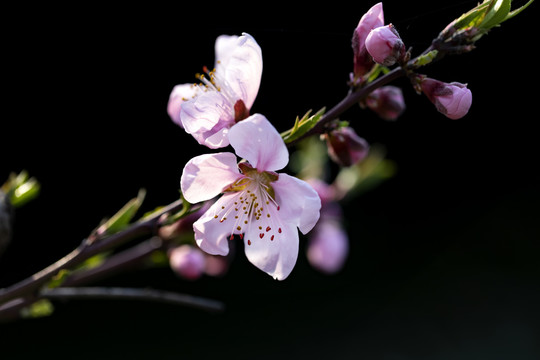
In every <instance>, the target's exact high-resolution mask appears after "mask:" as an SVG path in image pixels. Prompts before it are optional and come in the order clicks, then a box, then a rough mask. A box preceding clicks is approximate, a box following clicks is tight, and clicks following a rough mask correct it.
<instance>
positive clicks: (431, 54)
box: [413, 50, 439, 68]
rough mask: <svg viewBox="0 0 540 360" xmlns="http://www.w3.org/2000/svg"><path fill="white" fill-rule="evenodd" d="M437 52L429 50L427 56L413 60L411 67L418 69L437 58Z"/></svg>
mask: <svg viewBox="0 0 540 360" xmlns="http://www.w3.org/2000/svg"><path fill="white" fill-rule="evenodd" d="M438 53H439V52H438V51H437V50H431V51H430V52H428V53H427V54H424V55H421V56H419V57H418V58H417V59H416V60H414V63H413V67H415V68H419V67H421V66H425V65H427V64H429V63H430V62H432V61H433V59H435V58H436V57H437V54H438Z"/></svg>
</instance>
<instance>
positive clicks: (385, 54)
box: [366, 24, 405, 66]
mask: <svg viewBox="0 0 540 360" xmlns="http://www.w3.org/2000/svg"><path fill="white" fill-rule="evenodd" d="M366 49H367V51H368V52H369V54H370V55H371V56H372V57H373V60H375V62H377V63H379V64H381V65H384V66H392V65H394V64H395V63H396V62H397V61H399V60H400V59H402V58H403V57H404V56H405V44H403V41H401V38H400V37H399V34H398V32H397V30H396V29H395V28H394V26H393V25H392V24H390V25H387V26H381V27H378V28H376V29H373V30H371V32H370V33H369V34H368V36H367V38H366Z"/></svg>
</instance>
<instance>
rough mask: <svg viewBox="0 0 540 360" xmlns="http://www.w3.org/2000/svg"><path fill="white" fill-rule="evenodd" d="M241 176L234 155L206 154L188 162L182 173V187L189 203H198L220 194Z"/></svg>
mask: <svg viewBox="0 0 540 360" xmlns="http://www.w3.org/2000/svg"><path fill="white" fill-rule="evenodd" d="M241 176H242V175H241V174H240V173H239V171H238V166H237V164H236V156H235V155H234V154H232V153H216V154H206V155H200V156H196V157H194V158H193V159H191V160H190V161H188V163H187V164H186V166H185V167H184V171H183V172H182V177H181V179H180V186H181V189H182V194H183V195H184V198H185V199H186V200H187V201H189V202H190V203H198V202H200V201H205V200H209V199H211V198H213V197H215V196H216V195H218V194H220V193H221V192H222V191H223V189H224V188H225V187H227V186H228V185H230V184H232V183H233V182H235V181H236V180H237V179H238V178H239V177H241Z"/></svg>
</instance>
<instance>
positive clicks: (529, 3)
mask: <svg viewBox="0 0 540 360" xmlns="http://www.w3.org/2000/svg"><path fill="white" fill-rule="evenodd" d="M533 1H534V0H530V1H529V2H527V3H526V4H525V5H523V6H521V7H519V8H517V9H516V10H513V11H510V13H508V15H507V16H506V18H504V20H503V21H506V20H509V19H511V18H513V17H514V16H516V15H517V14H519V13H520V12H522V11H523V10H525V9H526V8H527V7H528V6H529V5H531V4H532V3H533ZM501 22H502V21H501Z"/></svg>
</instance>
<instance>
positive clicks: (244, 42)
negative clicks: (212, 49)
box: [216, 33, 263, 109]
mask: <svg viewBox="0 0 540 360" xmlns="http://www.w3.org/2000/svg"><path fill="white" fill-rule="evenodd" d="M228 42H230V40H227V43H228ZM228 46H229V44H227V46H223V48H226V50H224V49H223V48H222V50H221V51H222V52H224V53H226V56H227V57H228V58H226V59H225V61H222V63H221V65H220V64H218V65H217V66H216V67H219V66H223V71H224V76H225V82H226V84H227V86H228V87H229V88H230V89H231V90H232V91H233V92H234V93H235V94H236V95H237V96H238V97H239V99H241V100H243V101H244V104H245V105H246V107H247V108H248V109H250V108H251V106H252V105H253V102H254V101H255V98H256V97H257V92H258V91H259V86H260V84H261V76H262V68H263V63H262V52H261V48H260V46H259V44H257V42H256V41H255V39H254V38H253V37H252V36H251V35H248V34H245V33H244V34H243V35H242V36H240V37H239V38H238V39H237V40H236V42H235V47H234V49H230V48H228ZM239 99H235V100H239Z"/></svg>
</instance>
